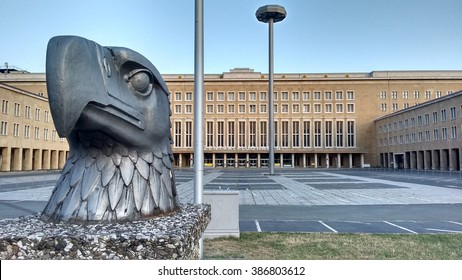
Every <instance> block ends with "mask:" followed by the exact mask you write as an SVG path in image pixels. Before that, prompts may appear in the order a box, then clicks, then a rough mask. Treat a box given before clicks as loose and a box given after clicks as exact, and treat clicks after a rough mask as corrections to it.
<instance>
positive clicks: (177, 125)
mask: <svg viewBox="0 0 462 280" xmlns="http://www.w3.org/2000/svg"><path fill="white" fill-rule="evenodd" d="M174 145H175V147H177V148H179V147H181V122H175V142H174Z"/></svg>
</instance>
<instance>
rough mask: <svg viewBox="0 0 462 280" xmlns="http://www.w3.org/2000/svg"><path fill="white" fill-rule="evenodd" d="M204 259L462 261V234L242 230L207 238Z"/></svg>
mask: <svg viewBox="0 0 462 280" xmlns="http://www.w3.org/2000/svg"><path fill="white" fill-rule="evenodd" d="M204 259H257V260H258V259H276V260H284V259H285V260H292V259H293V260H369V259H372V260H449V259H450V260H454V259H456V260H461V259H462V234H418V235H414V234H334V233H241V237H240V238H219V239H207V240H205V241H204Z"/></svg>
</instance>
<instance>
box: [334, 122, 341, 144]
mask: <svg viewBox="0 0 462 280" xmlns="http://www.w3.org/2000/svg"><path fill="white" fill-rule="evenodd" d="M335 135H336V141H337V142H336V145H337V147H343V121H337V124H336V134H335Z"/></svg>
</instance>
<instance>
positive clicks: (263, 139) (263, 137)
mask: <svg viewBox="0 0 462 280" xmlns="http://www.w3.org/2000/svg"><path fill="white" fill-rule="evenodd" d="M267 126H268V124H267V122H266V121H261V122H260V147H267V146H268V140H267V139H268V138H267V128H268V127H267Z"/></svg>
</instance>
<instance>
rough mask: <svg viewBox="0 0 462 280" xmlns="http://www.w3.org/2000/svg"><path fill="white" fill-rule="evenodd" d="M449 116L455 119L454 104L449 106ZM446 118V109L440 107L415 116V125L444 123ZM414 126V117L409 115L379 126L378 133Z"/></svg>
mask: <svg viewBox="0 0 462 280" xmlns="http://www.w3.org/2000/svg"><path fill="white" fill-rule="evenodd" d="M460 114H461V116H462V105H461V106H460ZM449 118H450V120H451V121H453V120H456V119H457V109H456V107H455V106H453V107H450V108H449ZM447 119H448V112H447V109H441V110H440V112H438V111H434V112H432V113H431V115H430V113H426V114H425V115H423V116H417V126H418V127H421V126H423V125H430V123H433V124H437V123H438V122H441V123H444V122H446V121H447ZM415 126H416V118H415V117H411V118H408V119H405V120H404V121H403V120H400V121H395V122H393V123H389V124H387V125H383V126H379V133H388V132H394V131H400V130H403V129H408V128H409V127H410V128H414V127H415Z"/></svg>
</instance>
